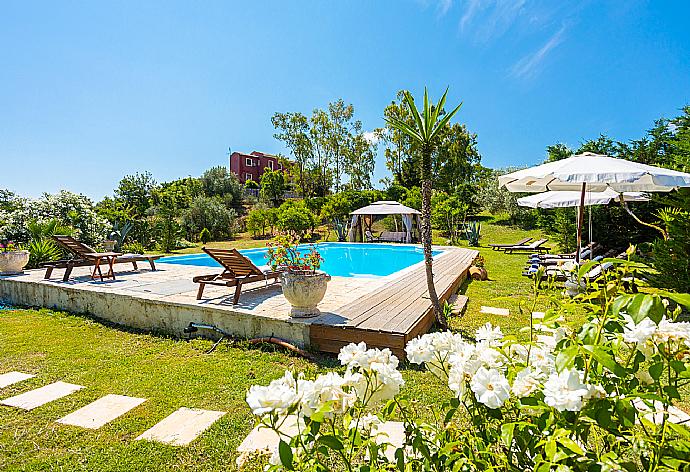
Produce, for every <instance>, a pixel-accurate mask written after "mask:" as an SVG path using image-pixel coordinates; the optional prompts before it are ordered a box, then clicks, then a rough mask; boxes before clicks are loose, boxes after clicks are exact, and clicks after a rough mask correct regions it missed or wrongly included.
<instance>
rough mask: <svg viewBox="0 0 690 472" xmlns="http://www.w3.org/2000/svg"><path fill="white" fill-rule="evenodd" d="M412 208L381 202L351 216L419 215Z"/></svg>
mask: <svg viewBox="0 0 690 472" xmlns="http://www.w3.org/2000/svg"><path fill="white" fill-rule="evenodd" d="M420 214H421V213H420V212H419V211H417V210H415V209H414V208H410V207H408V206H405V205H403V204H402V203H400V202H395V201H389V200H382V201H380V202H374V203H372V204H371V205H368V206H365V207H363V208H360V209H359V210H355V211H353V212H352V213H351V215H420Z"/></svg>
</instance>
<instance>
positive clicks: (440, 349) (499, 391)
mask: <svg viewBox="0 0 690 472" xmlns="http://www.w3.org/2000/svg"><path fill="white" fill-rule="evenodd" d="M546 331H548V332H549V334H544V335H539V336H538V338H537V343H536V344H534V345H529V346H527V345H523V344H517V343H513V342H506V341H505V340H504V338H503V333H502V332H501V330H500V328H497V327H493V326H492V325H491V324H490V323H487V324H486V325H484V326H482V327H481V328H479V329H478V330H477V332H476V340H477V342H476V343H470V342H467V341H465V340H464V339H463V338H462V336H460V335H459V334H453V333H450V332H441V333H430V334H425V335H423V336H421V337H419V338H417V339H414V340H412V341H410V342H409V343H408V345H407V347H406V352H407V357H408V359H409V361H410V362H412V363H414V364H425V366H426V367H427V368H428V369H429V370H430V371H431V372H433V373H434V374H436V375H437V376H439V377H441V378H444V379H446V380H447V381H448V387H449V388H450V389H451V390H452V391H453V392H454V393H455V394H456V395H457V397H458V398H461V399H462V398H464V397H465V395H467V394H470V393H469V392H471V394H473V395H474V397H475V399H476V400H477V401H478V402H479V403H482V404H484V405H486V406H487V407H489V408H500V407H501V406H503V404H504V403H505V402H506V401H508V399H509V398H510V397H511V395H513V396H515V397H516V398H523V397H527V396H530V395H532V394H534V393H535V392H537V391H542V392H543V394H544V401H545V403H546V404H547V405H550V406H552V407H554V408H556V409H557V410H559V411H565V410H569V411H578V410H580V409H581V408H582V402H583V400H586V399H588V398H591V397H593V396H600V395H602V394H603V389H602V388H601V387H599V386H590V385H586V384H584V383H583V379H582V373H581V372H579V371H577V370H575V369H570V370H564V371H563V372H560V373H558V372H556V368H555V356H554V354H553V350H554V348H555V346H556V344H557V343H558V341H559V340H560V339H561V338H562V337H563V335H564V332H563V330H562V329H550V330H546ZM509 369H512V370H513V371H514V372H516V374H515V375H514V378H513V381H512V385H511V384H510V382H509V380H508V377H509V376H508V370H509Z"/></svg>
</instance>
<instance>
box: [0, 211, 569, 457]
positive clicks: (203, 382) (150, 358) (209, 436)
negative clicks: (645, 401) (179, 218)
mask: <svg viewBox="0 0 690 472" xmlns="http://www.w3.org/2000/svg"><path fill="white" fill-rule="evenodd" d="M528 235H529V236H532V237H535V238H536V237H538V236H540V234H539V233H538V232H529V233H526V232H525V231H522V230H519V229H516V228H512V227H510V226H507V225H505V224H504V222H502V221H501V220H495V219H493V218H487V220H486V221H485V222H484V223H483V226H482V244H488V243H489V242H495V243H501V242H513V241H515V240H517V239H520V238H522V237H525V236H528ZM332 237H333V235H332V234H331V239H332ZM265 243H266V240H255V239H251V238H250V237H249V236H248V235H241V237H240V238H239V239H237V240H235V241H230V242H220V243H211V244H209V245H212V246H215V247H237V248H250V247H260V246H263V245H265ZM435 243H437V244H445V243H446V241H445V240H444V239H443V238H442V237H441V236H440V235H438V234H437V235H436V236H435ZM199 247H200V246H197V247H194V248H189V249H185V250H184V251H180V253H191V252H198V251H199V250H200V249H199ZM479 250H480V252H481V254H482V255H483V256H484V257H485V259H486V267H487V270H488V272H489V277H490V280H489V281H485V282H468V283H466V285H465V286H464V287H463V290H464V292H465V293H466V294H467V295H468V296H469V298H470V302H469V305H468V308H467V311H466V313H465V315H464V316H463V317H460V318H454V319H453V320H452V322H451V324H452V326H453V327H454V328H455V329H458V330H461V331H463V332H466V333H473V332H474V330H475V329H476V328H477V327H479V326H481V325H483V324H484V323H486V322H487V321H489V322H491V323H493V324H495V325H498V326H501V328H502V329H503V331H504V332H505V333H512V334H519V330H520V328H521V327H523V326H526V325H527V324H528V316H529V314H528V313H524V314H519V313H518V309H517V308H518V304H519V300H520V299H522V298H523V297H527V296H528V295H529V294H530V291H531V283H530V281H529V279H526V278H524V277H521V276H520V275H519V274H520V272H521V268H522V266H523V265H524V261H525V256H524V255H522V256H520V255H505V254H503V253H500V252H495V251H492V250H491V249H490V248H488V247H482V248H479ZM481 305H490V306H496V307H504V308H509V309H510V310H511V315H510V316H508V317H501V316H491V315H485V314H481V313H480V307H481ZM572 321H573V322H577V320H572ZM0 340H1V342H0V372H7V371H11V370H19V371H23V372H29V373H33V374H36V375H37V377H36V378H34V379H31V380H29V381H26V382H22V383H20V384H17V385H15V386H10V387H7V388H5V389H3V390H2V391H0V395H1V397H2V398H5V397H8V396H11V395H14V394H18V393H21V392H24V391H27V390H30V389H32V388H36V387H39V386H42V385H45V384H47V383H49V382H53V381H57V380H62V381H65V382H71V383H76V384H79V385H84V386H86V387H87V388H85V389H83V390H81V391H79V392H77V393H75V394H73V395H70V396H68V397H66V398H63V399H61V400H58V401H55V402H52V403H49V404H47V405H45V406H43V407H39V408H37V409H36V410H33V411H30V412H25V411H20V410H17V409H13V408H9V407H0V470H30V471H33V470H36V471H37V470H99V471H110V470H112V471H116V470H117V471H124V470H137V471H139V470H147V471H148V470H153V471H163V470H165V471H167V470H191V471H215V470H226V469H233V468H234V464H233V463H234V460H235V457H236V456H235V453H234V450H235V448H236V447H237V446H238V445H239V443H240V442H241V440H242V439H243V438H244V436H245V435H246V434H247V433H248V432H249V431H250V429H251V428H252V426H253V424H254V418H253V417H252V415H251V413H250V411H249V409H248V407H247V406H246V404H245V403H244V397H245V394H246V391H247V390H248V388H249V387H250V386H251V385H252V384H266V383H268V382H269V381H270V380H272V379H274V378H276V377H278V376H280V375H281V374H282V372H283V371H284V370H285V369H286V368H294V369H295V370H299V371H303V372H305V373H306V374H307V375H312V374H315V373H317V372H321V371H325V370H328V369H332V368H334V367H336V366H337V362H336V361H335V360H334V359H333V358H332V357H320V358H318V360H317V362H315V363H313V362H308V361H305V360H304V359H301V358H299V357H295V356H292V355H288V354H285V353H282V352H278V351H276V350H275V349H274V348H272V347H270V346H268V347H267V346H264V347H261V348H259V347H250V346H248V345H243V344H241V343H240V344H236V345H228V344H225V343H223V344H221V345H220V347H218V349H216V350H215V351H214V352H213V353H212V354H206V351H207V350H208V348H209V347H210V345H211V344H210V342H207V341H203V340H195V341H191V342H185V341H183V340H176V339H171V338H167V337H163V336H156V335H152V334H145V333H136V332H129V331H124V330H121V329H117V328H115V327H112V326H107V325H105V324H103V323H100V322H97V321H94V320H91V319H88V318H85V317H81V316H75V315H70V314H65V313H60V312H54V311H50V310H5V311H0ZM403 376H404V378H405V380H406V386H405V387H404V393H408V394H410V396H411V398H414V399H415V402H416V403H417V404H418V405H419V408H420V409H422V411H421V412H420V414H421V415H422V416H426V415H430V414H431V412H430V410H429V408H430V407H429V405H434V404H438V402H439V401H440V400H441V399H440V398H439V397H442V398H445V397H447V396H448V389H447V388H446V387H444V386H442V385H440V384H439V382H438V381H436V380H435V379H434V378H433V377H431V376H430V375H429V374H426V373H423V372H421V371H419V370H417V369H413V368H405V369H404V370H403ZM439 392H441V393H439ZM108 393H115V394H122V395H130V396H138V397H143V398H146V399H147V401H146V402H145V403H143V404H142V405H141V406H140V407H137V408H136V409H134V410H132V411H130V412H129V413H128V414H126V415H124V416H122V417H121V418H119V419H117V420H115V421H113V422H112V423H109V424H108V425H106V426H104V427H102V428H101V429H99V430H97V431H90V430H85V429H80V428H76V427H71V426H65V425H60V424H57V423H55V420H57V419H59V418H61V417H62V416H64V415H66V414H67V413H69V412H72V411H74V410H75V409H77V408H79V407H81V406H84V405H85V404H87V403H89V402H91V401H93V400H96V399H97V398H99V397H101V396H103V395H105V394H108ZM183 406H186V407H198V408H205V409H212V410H221V411H227V412H229V413H228V414H227V415H225V416H224V417H223V418H222V419H221V420H220V421H218V422H217V423H215V424H214V425H213V426H212V427H211V428H210V430H208V431H207V432H206V433H204V434H203V435H202V436H201V437H200V438H199V439H198V440H197V441H195V442H194V443H192V444H191V445H190V446H188V447H172V446H165V445H161V444H157V443H148V442H142V441H134V438H135V437H136V436H138V435H139V434H140V433H142V432H143V431H145V430H146V429H148V428H149V427H151V426H153V425H154V424H155V423H157V422H158V421H160V420H161V419H163V418H164V417H166V416H167V415H169V414H170V413H172V412H173V411H174V410H176V409H177V408H179V407H183ZM257 470H258V469H257Z"/></svg>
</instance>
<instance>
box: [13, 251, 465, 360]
mask: <svg viewBox="0 0 690 472" xmlns="http://www.w3.org/2000/svg"><path fill="white" fill-rule="evenodd" d="M434 249H438V250H440V251H442V253H441V254H439V255H437V256H435V257H434V278H435V285H436V290H437V292H438V294H439V296H440V298H441V300H446V299H447V298H448V297H450V296H451V295H452V294H453V293H454V291H455V290H456V289H457V287H458V286H459V285H460V283H462V281H463V280H464V279H465V277H466V274H467V271H468V269H469V267H470V265H471V263H472V261H473V260H474V259H475V257H476V256H477V255H478V251H475V250H470V249H462V248H455V247H438V248H434ZM157 267H158V269H159V270H157V271H151V270H148V268H142V269H139V270H131V268H130V267H129V266H125V265H124V264H123V265H121V266H116V267H115V269H116V279H115V280H105V281H100V280H92V279H91V277H90V268H89V267H81V268H75V269H74V272H73V274H72V278H71V279H70V280H69V281H68V282H63V281H62V273H61V272H60V273H58V274H53V277H52V278H51V279H50V280H45V279H44V273H45V271H44V270H29V271H26V272H25V273H24V274H22V275H15V276H0V301H4V302H6V303H9V304H11V305H17V306H36V307H45V308H54V309H59V310H64V311H69V312H73V313H83V314H88V315H91V316H95V317H97V318H100V319H104V320H107V321H110V322H113V323H116V324H119V325H123V326H127V327H130V328H137V329H142V330H146V331H156V332H164V333H167V334H172V335H175V336H179V337H183V336H185V334H184V329H185V328H186V327H187V326H188V325H189V323H190V322H197V323H207V324H213V325H215V326H217V327H218V328H221V329H223V330H224V331H226V332H228V333H231V334H232V335H235V336H238V337H242V338H256V337H266V336H275V337H278V338H282V339H285V340H287V341H290V342H292V343H294V344H296V345H298V346H301V347H310V348H312V349H315V350H321V351H325V352H338V351H339V350H340V348H341V347H342V346H344V345H346V344H348V343H350V342H360V341H365V342H366V343H367V344H368V345H370V346H376V347H381V348H384V347H388V348H390V349H391V350H392V351H393V352H395V353H396V355H403V353H404V347H405V344H406V343H407V341H409V340H410V339H412V338H414V337H416V336H418V335H419V334H422V333H424V332H425V331H427V330H428V329H429V328H430V327H431V325H432V324H433V321H434V319H433V313H432V310H431V303H430V301H429V298H428V295H427V287H426V276H425V270H424V264H423V263H420V264H416V265H414V266H411V267H409V268H407V269H404V270H402V271H400V272H397V273H395V274H391V275H390V276H386V277H379V278H353V277H333V278H332V280H331V282H330V283H329V285H328V290H327V292H326V296H325V298H324V300H323V301H322V302H321V304H320V305H319V308H320V309H321V312H322V314H321V315H320V316H318V317H315V318H309V319H295V318H291V317H290V315H289V312H290V304H289V303H288V302H287V300H285V297H283V294H282V291H281V289H280V284H272V285H268V286H266V284H265V283H264V282H256V283H251V284H247V285H246V287H244V290H243V292H242V298H241V299H240V302H239V303H238V304H237V305H233V304H232V298H233V293H234V291H233V290H228V289H226V288H224V287H209V289H208V290H207V292H204V298H203V299H202V300H197V299H196V293H197V288H198V287H197V284H195V283H193V282H192V278H193V277H194V276H195V275H201V274H208V273H213V272H215V271H216V270H214V268H209V267H201V266H191V265H179V264H167V263H158V264H157ZM203 334H209V335H211V334H213V333H203Z"/></svg>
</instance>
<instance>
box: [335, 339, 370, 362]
mask: <svg viewBox="0 0 690 472" xmlns="http://www.w3.org/2000/svg"><path fill="white" fill-rule="evenodd" d="M366 351H367V345H366V343H364V341H362V342H361V343H359V344H355V343H350V344H348V345H347V346H345V347H343V348H342V349H341V350H340V353H339V354H338V360H339V361H340V363H341V364H342V365H351V364H358V363H361V362H366Z"/></svg>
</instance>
